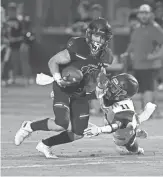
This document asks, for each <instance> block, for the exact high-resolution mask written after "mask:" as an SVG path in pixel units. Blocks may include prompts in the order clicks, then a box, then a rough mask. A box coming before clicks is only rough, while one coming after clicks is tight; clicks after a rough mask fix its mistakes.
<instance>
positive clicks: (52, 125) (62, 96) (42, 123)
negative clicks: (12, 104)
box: [15, 83, 70, 145]
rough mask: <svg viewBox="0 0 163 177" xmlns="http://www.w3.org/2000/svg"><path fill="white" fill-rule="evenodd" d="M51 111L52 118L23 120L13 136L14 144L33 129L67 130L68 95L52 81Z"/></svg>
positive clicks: (19, 141)
mask: <svg viewBox="0 0 163 177" xmlns="http://www.w3.org/2000/svg"><path fill="white" fill-rule="evenodd" d="M53 91H54V95H55V96H54V97H55V98H54V99H53V111H54V118H46V119H42V120H39V121H32V122H31V121H25V122H24V123H23V124H22V126H21V128H20V129H19V131H18V132H17V133H16V136H15V144H16V145H20V144H21V143H22V142H23V141H24V139H25V138H27V137H28V136H29V135H30V134H31V133H32V132H34V131H39V130H42V131H64V130H67V128H68V125H69V120H70V111H69V96H68V95H67V94H66V93H65V92H63V91H62V89H60V87H59V86H58V85H57V84H56V83H54V85H53Z"/></svg>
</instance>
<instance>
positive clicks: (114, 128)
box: [99, 122, 121, 134]
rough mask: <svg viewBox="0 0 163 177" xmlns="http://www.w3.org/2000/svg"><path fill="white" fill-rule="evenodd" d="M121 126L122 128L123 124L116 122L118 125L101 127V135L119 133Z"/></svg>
mask: <svg viewBox="0 0 163 177" xmlns="http://www.w3.org/2000/svg"><path fill="white" fill-rule="evenodd" d="M120 126H121V123H120V122H116V123H114V124H111V125H107V126H103V127H99V134H101V133H113V132H115V131H117V130H118V129H119V128H120Z"/></svg>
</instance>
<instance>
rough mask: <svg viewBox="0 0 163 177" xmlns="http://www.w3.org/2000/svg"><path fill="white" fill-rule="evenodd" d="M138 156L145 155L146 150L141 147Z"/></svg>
mask: <svg viewBox="0 0 163 177" xmlns="http://www.w3.org/2000/svg"><path fill="white" fill-rule="evenodd" d="M137 154H139V155H140V154H142V155H144V149H143V148H140V147H139V148H138V152H137Z"/></svg>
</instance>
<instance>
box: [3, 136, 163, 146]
mask: <svg viewBox="0 0 163 177" xmlns="http://www.w3.org/2000/svg"><path fill="white" fill-rule="evenodd" d="M103 139H112V137H111V136H110V135H108V137H106V135H105V137H101V138H94V139H91V138H84V139H82V140H84V141H101V140H103ZM147 139H150V140H154V139H157V140H162V139H163V136H149V137H148V138H147ZM38 142H39V141H36V140H31V141H25V142H23V143H38ZM1 144H14V141H2V142H1Z"/></svg>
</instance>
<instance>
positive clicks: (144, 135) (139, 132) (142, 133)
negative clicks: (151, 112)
mask: <svg viewBox="0 0 163 177" xmlns="http://www.w3.org/2000/svg"><path fill="white" fill-rule="evenodd" d="M136 137H138V138H142V139H145V138H147V137H148V133H147V132H146V131H145V130H141V129H137V130H136Z"/></svg>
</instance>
